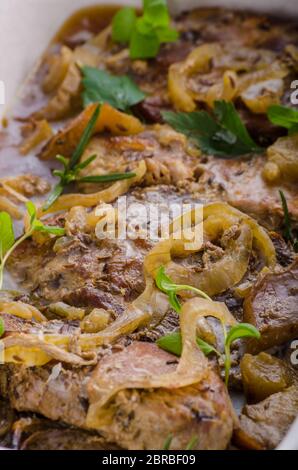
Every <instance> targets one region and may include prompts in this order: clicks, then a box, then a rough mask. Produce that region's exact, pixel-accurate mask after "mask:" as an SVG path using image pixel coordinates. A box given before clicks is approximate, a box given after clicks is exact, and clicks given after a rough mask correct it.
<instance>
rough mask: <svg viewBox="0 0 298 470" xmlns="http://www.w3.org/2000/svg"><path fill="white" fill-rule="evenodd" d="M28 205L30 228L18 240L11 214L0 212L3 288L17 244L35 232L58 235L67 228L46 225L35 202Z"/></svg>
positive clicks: (0, 270)
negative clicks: (6, 269) (7, 268)
mask: <svg viewBox="0 0 298 470" xmlns="http://www.w3.org/2000/svg"><path fill="white" fill-rule="evenodd" d="M26 207H27V212H28V214H29V217H30V224H29V228H28V229H27V230H26V231H25V233H24V234H23V235H22V236H21V237H20V238H19V239H18V240H16V239H15V236H14V232H13V223H12V219H11V216H10V215H9V214H8V213H7V212H1V213H0V246H1V250H0V289H2V285H3V273H4V268H5V264H6V262H7V260H8V258H9V256H10V255H11V254H12V252H13V251H14V250H15V249H16V247H17V246H19V245H20V244H21V243H22V242H23V241H24V240H26V239H27V238H29V237H31V235H32V234H33V233H34V232H44V233H49V234H52V235H56V236H62V235H64V233H65V230H64V229H63V228H61V227H52V226H49V225H44V224H43V222H42V221H41V220H39V219H38V218H37V212H36V207H35V205H34V204H33V202H31V201H29V202H27V204H26Z"/></svg>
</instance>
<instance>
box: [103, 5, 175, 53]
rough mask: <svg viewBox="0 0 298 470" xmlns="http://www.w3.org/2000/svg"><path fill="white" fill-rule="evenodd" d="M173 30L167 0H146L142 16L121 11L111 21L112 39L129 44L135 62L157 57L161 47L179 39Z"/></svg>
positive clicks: (131, 10) (132, 12) (128, 11)
mask: <svg viewBox="0 0 298 470" xmlns="http://www.w3.org/2000/svg"><path fill="white" fill-rule="evenodd" d="M178 37H179V35H178V32H177V31H176V30H175V29H174V28H172V27H171V21H170V15H169V11H168V7H167V1H166V0H143V15H142V16H140V17H138V16H137V14H136V11H135V9H134V8H130V7H126V8H122V9H121V10H119V11H118V12H117V13H116V15H115V16H114V18H113V21H112V38H113V40H114V41H115V42H119V43H122V44H129V51H130V57H131V58H132V59H150V58H153V57H156V56H157V54H158V52H159V49H160V46H161V44H163V43H166V42H173V41H176V40H177V39H178Z"/></svg>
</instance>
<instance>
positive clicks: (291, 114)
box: [267, 104, 298, 134]
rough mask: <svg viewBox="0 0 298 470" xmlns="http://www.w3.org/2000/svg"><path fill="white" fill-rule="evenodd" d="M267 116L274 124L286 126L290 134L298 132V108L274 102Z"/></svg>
mask: <svg viewBox="0 0 298 470" xmlns="http://www.w3.org/2000/svg"><path fill="white" fill-rule="evenodd" d="M267 116H268V118H269V120H270V121H271V122H272V124H275V125H276V126H281V127H285V128H286V129H288V131H289V134H294V133H295V132H298V110H297V109H294V108H288V107H287V106H281V105H278V104H274V105H272V106H270V107H269V108H268V111H267Z"/></svg>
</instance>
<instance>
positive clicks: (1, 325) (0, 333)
mask: <svg viewBox="0 0 298 470" xmlns="http://www.w3.org/2000/svg"><path fill="white" fill-rule="evenodd" d="M4 333H5V326H4V321H3V320H2V318H0V338H1V337H2V336H3V335H4Z"/></svg>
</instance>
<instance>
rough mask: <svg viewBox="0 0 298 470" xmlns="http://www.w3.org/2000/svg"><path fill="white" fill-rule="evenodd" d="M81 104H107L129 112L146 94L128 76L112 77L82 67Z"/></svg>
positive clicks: (90, 68)
mask: <svg viewBox="0 0 298 470" xmlns="http://www.w3.org/2000/svg"><path fill="white" fill-rule="evenodd" d="M82 73H83V80H82V83H83V87H84V91H83V103H84V106H88V105H89V104H90V103H101V104H103V103H109V104H110V105H111V106H113V108H117V109H120V110H121V111H129V110H130V108H131V106H134V105H135V104H137V103H139V102H140V101H143V100H144V99H145V98H146V94H145V93H143V92H142V90H140V88H139V87H138V86H137V85H136V83H134V82H133V80H132V79H131V78H129V77H128V76H126V75H124V76H120V77H117V76H114V75H111V74H110V73H108V72H106V71H105V70H98V69H96V68H93V67H82Z"/></svg>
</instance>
